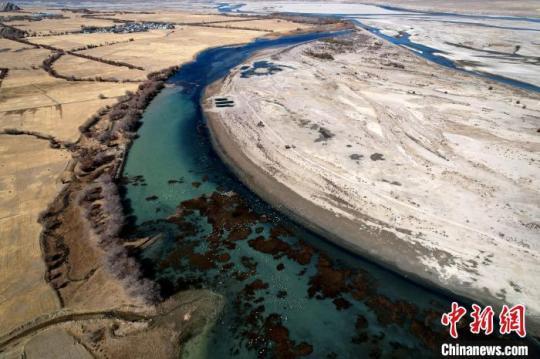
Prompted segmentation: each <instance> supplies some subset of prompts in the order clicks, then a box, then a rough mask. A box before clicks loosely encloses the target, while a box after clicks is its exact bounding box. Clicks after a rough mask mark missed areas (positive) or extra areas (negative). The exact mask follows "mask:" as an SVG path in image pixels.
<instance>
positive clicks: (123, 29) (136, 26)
mask: <svg viewBox="0 0 540 359" xmlns="http://www.w3.org/2000/svg"><path fill="white" fill-rule="evenodd" d="M170 29H174V25H173V24H171V23H164V22H126V23H123V24H119V25H114V26H109V27H97V26H83V27H82V30H81V31H82V32H83V33H85V34H89V33H95V32H113V33H116V34H123V33H131V32H144V31H148V30H170Z"/></svg>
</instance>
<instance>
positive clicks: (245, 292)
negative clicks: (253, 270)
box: [240, 279, 269, 300]
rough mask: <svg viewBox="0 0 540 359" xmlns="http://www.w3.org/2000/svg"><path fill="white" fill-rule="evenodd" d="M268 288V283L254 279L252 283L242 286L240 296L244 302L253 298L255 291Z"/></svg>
mask: <svg viewBox="0 0 540 359" xmlns="http://www.w3.org/2000/svg"><path fill="white" fill-rule="evenodd" d="M268 288H269V285H268V283H265V282H263V281H262V280H260V279H255V280H254V281H253V282H251V283H249V284H246V285H245V286H244V289H242V292H241V293H240V295H241V296H243V299H244V300H251V299H253V298H254V296H255V292H256V291H258V290H262V289H268Z"/></svg>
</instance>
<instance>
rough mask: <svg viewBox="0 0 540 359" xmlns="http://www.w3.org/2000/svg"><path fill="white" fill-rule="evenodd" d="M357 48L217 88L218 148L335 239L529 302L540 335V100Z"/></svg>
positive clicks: (465, 287)
mask: <svg viewBox="0 0 540 359" xmlns="http://www.w3.org/2000/svg"><path fill="white" fill-rule="evenodd" d="M340 41H341V42H340ZM353 43H354V44H355V45H351V42H350V41H349V40H347V39H346V38H345V39H343V40H339V39H338V40H337V41H336V42H331V41H330V42H326V43H325V42H324V41H318V42H317V43H316V44H313V45H303V46H299V47H295V48H294V49H291V50H288V51H284V52H282V51H281V50H276V51H273V52H267V53H264V54H261V55H260V56H258V57H257V58H256V59H252V60H251V61H249V62H247V63H246V64H244V66H243V67H239V68H237V69H235V70H234V71H233V72H232V73H231V74H230V75H229V76H228V77H227V78H226V79H224V80H223V81H222V82H220V83H217V84H214V85H213V86H211V87H210V88H208V89H207V93H206V97H205V100H204V102H203V108H204V109H205V115H206V116H207V119H208V127H209V129H210V133H211V135H212V139H213V142H214V145H215V148H216V149H217V152H218V153H219V154H220V156H221V157H222V158H223V160H224V161H225V162H227V163H228V164H229V166H230V167H231V168H232V169H233V171H234V172H235V173H237V175H238V176H239V177H240V178H241V180H242V181H244V182H245V183H246V184H247V185H248V186H249V187H250V188H251V189H252V190H254V191H255V192H256V193H257V194H259V195H260V196H262V197H263V198H264V199H265V200H267V201H269V202H270V203H273V204H274V205H275V206H276V208H278V209H279V210H281V211H283V212H285V213H286V214H288V215H290V216H291V217H293V218H295V219H296V220H297V221H299V222H301V223H303V224H304V225H306V226H307V227H308V228H311V229H313V230H314V231H316V232H317V233H320V234H321V235H323V236H324V237H326V238H328V239H330V240H332V241H334V242H336V243H337V244H339V245H342V246H344V247H346V248H348V249H350V250H353V251H355V252H357V253H359V254H361V255H364V256H367V257H369V258H371V259H372V260H375V261H377V262H379V263H381V264H383V265H384V266H386V267H389V268H392V269H395V270H398V271H399V272H401V273H403V274H404V275H406V276H410V277H413V278H416V279H417V280H420V281H422V282H428V283H430V284H432V285H435V286H437V287H439V288H442V289H443V290H450V291H451V292H453V293H456V294H459V295H462V296H465V297H467V298H470V299H472V300H474V301H480V302H482V303H485V304H491V305H495V306H500V305H502V304H504V303H525V304H526V305H527V309H528V314H529V316H530V320H529V330H531V331H535V332H538V321H537V320H536V318H537V314H538V313H539V311H540V308H538V306H537V305H538V303H537V300H536V299H537V298H538V295H539V293H540V288H539V287H538V285H537V284H536V283H535V280H534V279H533V278H535V277H537V275H538V274H539V273H540V268H539V266H538V244H537V243H536V242H535V238H537V235H538V232H537V231H538V226H537V225H535V224H534V223H537V222H536V220H537V218H538V206H537V205H535V203H536V204H537V203H538V198H539V197H538V192H537V189H535V188H537V185H536V180H535V178H538V176H537V174H538V171H539V169H538V164H537V161H538V158H537V149H538V146H539V144H538V141H537V139H535V132H536V129H535V125H534V118H537V116H538V109H537V108H536V106H535V103H536V104H537V103H538V100H537V99H538V95H536V94H533V93H526V92H524V91H520V90H515V89H512V88H511V87H508V86H503V85H499V84H496V83H494V82H492V81H488V80H483V79H480V78H478V77H475V76H470V75H465V74H462V73H457V72H452V71H449V70H445V69H442V68H439V67H437V66H435V65H433V64H431V63H428V62H426V61H424V60H422V59H419V58H418V57H416V56H414V55H412V54H410V53H409V52H407V51H406V50H403V49H400V48H398V47H395V46H391V45H390V44H387V43H383V42H382V41H380V40H378V39H376V38H374V37H372V36H371V35H368V34H367V33H360V34H358V35H356V37H355V38H354V41H353ZM257 62H259V65H256V63H257ZM261 62H262V63H263V65H261ZM264 62H266V64H265V63H264ZM358 64H361V65H358ZM399 64H402V65H399ZM257 66H258V67H257ZM402 66H403V67H402ZM272 69H273V70H272ZM276 69H277V70H276ZM412 76H414V78H413V77H412ZM390 78H391V79H392V82H391V85H390V84H387V83H386V81H387V79H390ZM480 88H484V89H485V90H479V89H480ZM291 91H293V92H295V93H302V96H301V99H299V98H296V99H294V100H289V99H288V98H287V96H286V94H287V93H291ZM216 98H227V99H229V100H232V101H234V106H233V107H225V108H223V107H216V103H215V101H214V100H215V99H216ZM516 102H519V105H517V104H516ZM525 104H526V105H525ZM438 109H440V110H438ZM439 111H440V112H439ZM485 114H489V116H490V118H491V119H493V118H497V119H498V120H497V126H494V124H493V123H492V120H487V118H486V115H485ZM336 117H337V118H340V120H339V121H335V120H333V119H334V118H336ZM516 118H519V122H516ZM516 126H517V127H516ZM480 148H481V149H482V150H481V152H480V153H479V152H478V149H480ZM502 156H504V157H505V159H503V157H502ZM503 188H506V189H505V190H503ZM510 188H511V189H510ZM524 273H527V275H526V276H524V275H523V274H524ZM535 273H536V274H535Z"/></svg>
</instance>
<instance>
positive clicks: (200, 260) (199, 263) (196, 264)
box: [189, 253, 215, 270]
mask: <svg viewBox="0 0 540 359" xmlns="http://www.w3.org/2000/svg"><path fill="white" fill-rule="evenodd" d="M189 264H190V265H191V267H193V268H197V269H199V270H209V269H212V268H214V267H215V265H214V262H213V260H212V259H211V258H209V256H206V255H204V254H199V253H191V254H190V255H189Z"/></svg>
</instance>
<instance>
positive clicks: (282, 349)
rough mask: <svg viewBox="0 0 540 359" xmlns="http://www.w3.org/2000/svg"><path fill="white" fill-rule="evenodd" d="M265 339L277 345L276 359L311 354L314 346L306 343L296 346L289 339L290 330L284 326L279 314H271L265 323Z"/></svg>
mask: <svg viewBox="0 0 540 359" xmlns="http://www.w3.org/2000/svg"><path fill="white" fill-rule="evenodd" d="M264 331H265V337H266V339H267V340H269V341H272V342H273V343H274V344H275V349H274V350H275V352H274V353H273V355H274V357H276V358H297V357H303V356H307V355H309V354H311V353H312V352H313V346H312V345H311V344H308V343H306V342H301V343H299V344H296V343H295V342H294V341H293V340H291V339H290V338H289V330H288V329H287V328H286V327H285V326H284V325H283V323H282V321H281V317H280V316H279V315H278V314H270V315H269V316H268V317H267V318H266V320H265V322H264Z"/></svg>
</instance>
